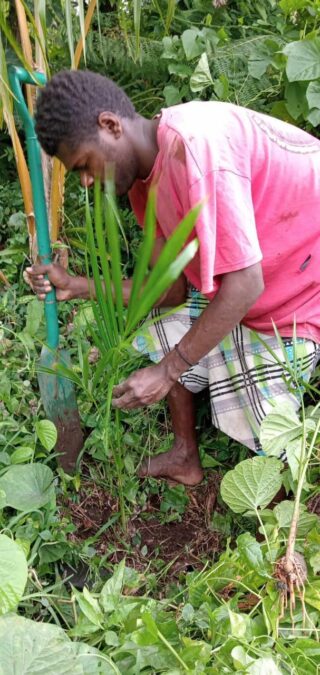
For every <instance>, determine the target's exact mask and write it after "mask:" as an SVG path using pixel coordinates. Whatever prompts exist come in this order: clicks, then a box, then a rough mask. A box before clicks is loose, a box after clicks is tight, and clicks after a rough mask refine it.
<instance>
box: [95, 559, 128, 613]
mask: <svg viewBox="0 0 320 675" xmlns="http://www.w3.org/2000/svg"><path fill="white" fill-rule="evenodd" d="M124 572H125V560H124V559H123V560H121V563H119V565H118V567H116V569H115V571H114V573H113V575H112V577H111V578H110V579H108V581H106V583H105V584H104V586H103V588H102V590H101V594H100V603H101V605H102V607H103V609H104V611H105V612H112V611H113V610H114V609H115V608H116V606H117V605H118V603H119V598H120V595H121V591H122V587H123V580H124Z"/></svg>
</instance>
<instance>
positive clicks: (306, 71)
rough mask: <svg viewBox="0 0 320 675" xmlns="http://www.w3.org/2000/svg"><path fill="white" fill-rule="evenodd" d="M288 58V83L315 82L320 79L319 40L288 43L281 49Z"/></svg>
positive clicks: (316, 38)
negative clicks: (299, 81)
mask: <svg viewBox="0 0 320 675" xmlns="http://www.w3.org/2000/svg"><path fill="white" fill-rule="evenodd" d="M283 53H284V54H285V55H286V56H287V57H288V61H287V66H286V73H287V77H288V80H289V82H297V81H298V80H316V79H318V78H319V77H320V38H319V37H315V38H313V39H312V40H299V41H298V42H290V43H289V44H288V45H286V46H285V47H284V49H283Z"/></svg>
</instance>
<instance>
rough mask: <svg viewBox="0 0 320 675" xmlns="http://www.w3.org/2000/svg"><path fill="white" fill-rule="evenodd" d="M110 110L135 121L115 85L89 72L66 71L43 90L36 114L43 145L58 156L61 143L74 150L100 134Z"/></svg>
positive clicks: (128, 105)
mask: <svg viewBox="0 0 320 675" xmlns="http://www.w3.org/2000/svg"><path fill="white" fill-rule="evenodd" d="M103 111H110V112H113V113H114V114H116V115H119V116H120V117H128V118H130V119H133V118H134V117H135V115H136V111H135V108H134V105H133V103H131V101H130V99H129V98H128V96H127V95H126V94H125V92H124V91H123V90H122V89H121V88H120V87H118V85H117V84H115V82H113V81H112V80H109V79H108V78H107V77H103V75H99V74H98V73H92V72H91V71H89V70H63V71H61V72H60V73H57V75H54V76H53V78H52V79H51V80H50V81H49V82H48V84H47V85H46V86H45V87H44V88H43V89H41V90H40V92H39V96H38V100H37V110H36V114H35V122H36V132H37V136H38V139H39V142H40V144H41V146H42V147H43V149H44V150H45V152H46V153H47V154H48V155H51V156H53V155H56V154H57V151H58V147H59V144H60V143H61V141H65V142H67V143H68V146H69V147H70V148H71V149H74V148H75V147H77V146H78V145H79V143H81V142H82V141H84V140H88V139H89V138H92V137H94V136H95V134H96V133H97V129H98V126H97V125H98V117H99V114H100V113H101V112H103Z"/></svg>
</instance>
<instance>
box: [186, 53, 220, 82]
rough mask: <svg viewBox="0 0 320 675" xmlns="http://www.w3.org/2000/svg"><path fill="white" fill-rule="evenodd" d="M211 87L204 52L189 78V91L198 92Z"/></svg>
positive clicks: (211, 80)
mask: <svg viewBox="0 0 320 675" xmlns="http://www.w3.org/2000/svg"><path fill="white" fill-rule="evenodd" d="M211 86H212V87H213V86H214V82H213V79H212V77H211V73H210V68H209V63H208V57H207V54H206V52H204V53H203V54H202V56H201V57H200V60H199V62H198V64H197V66H196V68H195V70H194V72H193V73H192V75H191V77H190V89H191V91H194V92H198V91H202V90H203V89H205V88H206V87H211Z"/></svg>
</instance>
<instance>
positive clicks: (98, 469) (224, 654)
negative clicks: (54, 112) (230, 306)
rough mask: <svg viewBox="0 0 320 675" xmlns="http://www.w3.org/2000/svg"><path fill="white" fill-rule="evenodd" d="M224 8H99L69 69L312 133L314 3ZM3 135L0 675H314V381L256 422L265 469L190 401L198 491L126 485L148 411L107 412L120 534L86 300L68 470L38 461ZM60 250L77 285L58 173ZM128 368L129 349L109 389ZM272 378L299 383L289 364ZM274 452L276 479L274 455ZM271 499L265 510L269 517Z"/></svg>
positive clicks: (71, 213) (74, 226)
mask: <svg viewBox="0 0 320 675" xmlns="http://www.w3.org/2000/svg"><path fill="white" fill-rule="evenodd" d="M100 4H101V5H103V3H100ZM106 4H108V3H106ZM111 4H112V3H111ZM135 4H137V5H138V3H135ZM224 4H225V3H212V2H211V0H210V2H209V1H208V2H206V1H203V2H202V1H199V2H180V3H177V8H176V9H175V11H174V9H173V4H172V3H162V2H159V3H158V2H157V3H145V4H144V7H143V12H142V14H141V17H140V26H139V34H138V33H137V31H136V26H135V25H134V20H133V15H131V14H130V12H129V13H128V12H127V11H122V9H121V7H120V10H119V12H118V13H117V12H109V11H105V12H104V11H103V8H102V11H101V16H100V26H98V25H94V29H93V30H92V32H91V33H90V34H89V36H88V42H87V64H88V66H89V67H90V68H93V69H96V70H99V71H101V72H105V70H106V69H108V73H109V74H110V75H111V76H112V75H113V76H115V77H116V79H117V80H118V81H119V82H120V84H123V85H124V86H125V88H126V89H127V91H128V93H129V94H130V95H131V96H132V98H133V99H134V101H135V103H136V104H137V107H138V109H139V110H141V111H143V112H145V113H146V114H149V115H151V114H153V113H154V112H157V111H158V110H159V108H160V107H161V105H165V104H167V105H172V104H174V103H177V102H179V101H185V100H189V99H190V98H193V97H195V96H196V97H201V98H203V99H210V98H216V99H221V100H230V101H235V102H237V103H241V104H242V105H249V106H251V107H254V108H256V109H258V110H263V111H266V112H271V113H273V114H276V115H279V116H280V117H282V118H284V119H288V120H289V121H290V120H291V121H293V122H294V123H298V124H299V125H303V126H304V127H305V128H307V129H308V130H309V131H312V133H315V134H316V133H317V125H318V123H319V110H320V103H319V80H320V72H319V36H318V22H319V12H320V6H319V2H318V1H314V2H308V1H306V0H281V2H275V1H274V2H272V1H268V2H267V3H259V2H253V1H252V2H251V1H250V2H246V3H241V2H240V3H236V2H229V3H228V5H227V6H226V7H225V6H223V5H224ZM119 5H120V3H119ZM213 5H221V8H220V9H219V8H216V9H214V11H213V10H212V6H213ZM170 6H172V10H171V13H170V11H169V10H170ZM159 12H160V14H159ZM50 16H51V15H50ZM52 16H53V15H52ZM54 16H55V19H54V21H53V20H52V23H51V24H50V30H51V31H52V32H51V33H50V35H51V36H53V37H51V38H50V39H51V40H52V42H54V47H53V46H51V53H52V63H53V64H54V66H55V67H54V69H58V68H59V67H62V66H68V63H66V50H65V40H66V35H65V28H64V27H63V24H62V23H59V13H58V11H56V14H55V15H54ZM159 16H160V18H161V16H162V23H161V20H160V22H159V20H158V19H159ZM136 20H137V16H136ZM136 22H137V21H136ZM159 26H160V27H159ZM63 31H64V32H63ZM101 36H102V37H101ZM53 38H54V39H53ZM128 51H129V53H128ZM119 73H121V76H119ZM3 140H4V143H3V148H4V150H3V153H2V156H1V171H2V174H1V175H3V181H2V184H1V187H0V202H1V205H0V260H1V269H2V270H3V271H4V272H5V275H6V278H7V280H8V282H9V284H10V286H3V287H2V292H1V296H0V319H1V324H0V367H1V373H2V374H1V380H0V614H1V618H0V673H1V675H10V674H11V673H12V674H13V673H18V675H22V674H24V673H28V674H29V675H35V674H37V673H46V674H48V675H60V674H61V675H64V674H67V673H70V675H71V673H72V675H73V674H78V673H79V675H80V674H82V673H83V674H85V675H86V674H88V675H90V673H92V674H96V675H97V674H98V673H107V674H108V675H109V673H110V674H111V673H126V674H128V675H136V674H138V673H155V674H157V673H167V674H168V675H169V674H170V675H178V674H180V673H185V672H187V673H188V672H189V673H193V674H196V673H202V672H203V673H208V674H209V675H210V674H213V675H215V674H218V673H220V672H225V673H233V672H240V673H249V674H250V673H251V674H254V675H257V674H259V675H268V674H269V673H270V674H271V675H277V674H278V673H285V674H286V673H294V674H295V673H297V674H298V675H300V673H301V674H302V673H306V674H308V675H309V674H310V675H313V674H316V673H317V672H318V671H319V666H320V646H319V630H320V627H319V616H320V614H319V613H320V577H319V573H320V553H319V551H320V524H319V512H320V488H319V485H320V484H319V438H320V434H319V403H318V401H319V372H318V373H316V374H315V378H314V380H313V382H312V385H311V387H309V388H308V389H307V391H306V394H305V397H304V405H303V408H302V412H301V415H300V416H299V417H298V416H297V415H296V414H295V413H293V412H292V411H291V410H290V409H286V410H285V409H281V410H278V411H275V414H274V415H273V417H272V416H271V417H269V419H268V420H267V421H266V423H265V425H264V428H263V432H262V433H263V435H262V440H263V444H264V449H265V452H266V457H257V458H252V457H249V455H248V453H247V451H246V450H245V449H244V448H242V447H240V446H239V445H238V444H236V443H232V442H230V441H229V440H228V439H227V438H226V437H225V436H223V435H219V434H217V433H215V432H213V430H212V427H211V423H210V419H209V415H208V406H207V400H206V396H205V394H203V395H201V396H199V397H198V401H197V409H198V412H197V422H198V431H199V440H200V449H201V459H202V464H203V466H204V468H205V479H204V482H203V483H202V484H201V485H200V486H198V487H196V488H192V489H185V488H184V487H183V486H177V485H168V484H167V483H165V482H158V481H155V480H153V479H145V480H143V481H141V480H139V479H138V478H137V470H138V469H139V466H140V464H141V462H142V461H143V459H144V458H146V457H148V455H153V454H154V453H157V452H162V451H164V450H166V449H168V448H169V447H170V443H171V441H172V437H171V430H170V423H169V420H168V419H167V416H166V407H165V405H164V404H162V403H161V404H158V405H156V406H153V407H152V409H150V410H145V411H144V413H143V415H141V413H140V412H139V411H138V412H131V413H130V414H125V415H123V416H122V417H121V433H120V443H121V458H122V459H121V461H122V465H121V494H122V499H123V504H124V511H125V521H126V524H125V527H124V523H123V520H122V518H121V509H120V503H119V467H117V466H116V462H115V455H114V454H113V453H112V451H111V449H112V448H114V447H117V443H119V428H118V427H117V424H116V421H115V419H114V418H113V417H111V418H110V419H109V422H108V437H109V441H110V443H109V446H106V442H105V419H106V405H105V401H106V392H107V390H108V371H107V372H106V378H105V380H102V379H101V378H97V376H96V374H97V372H98V368H99V359H97V350H96V346H95V345H94V341H93V339H92V335H90V333H89V332H88V322H90V321H91V322H92V319H93V314H92V306H91V305H90V303H77V302H72V303H63V304H62V305H61V307H60V323H61V332H62V345H63V346H64V347H67V348H68V350H69V351H70V353H71V357H72V363H73V376H74V381H75V383H76V386H77V395H78V403H79V409H80V414H81V419H82V423H83V427H84V429H85V433H86V441H85V447H84V452H83V454H82V456H81V458H80V462H79V467H78V470H77V471H76V473H75V474H74V475H72V476H71V475H68V474H65V473H64V472H63V471H62V470H61V469H60V468H59V467H58V465H57V458H56V455H55V450H54V446H55V439H56V436H55V429H54V427H53V426H52V424H50V422H49V421H48V420H46V419H45V415H44V412H43V409H42V406H41V402H40V399H39V392H38V385H37V358H38V353H39V351H40V348H41V345H42V343H43V340H44V338H45V332H44V323H43V308H42V305H41V303H39V302H38V301H37V300H36V299H35V298H34V296H33V295H31V294H30V293H29V292H28V289H26V287H25V285H24V282H23V279H22V269H23V267H24V266H25V264H26V262H27V259H28V242H27V232H26V227H25V218H24V215H23V214H22V201H21V196H20V190H19V187H18V184H17V182H16V174H15V170H14V166H13V157H12V153H10V146H9V145H8V143H7V140H5V137H3ZM1 152H2V151H1ZM121 219H122V223H123V227H124V232H125V235H126V239H127V244H126V242H125V238H123V239H122V240H121V247H122V271H123V274H124V275H129V274H131V272H132V269H133V267H134V263H135V260H136V256H137V251H138V247H139V243H140V240H141V235H140V233H139V232H138V229H137V227H136V226H135V223H134V220H133V218H132V215H131V214H130V213H129V211H128V205H127V204H126V203H125V202H123V203H122V204H121ZM62 238H63V241H64V242H65V243H66V244H67V245H68V246H69V263H70V266H71V267H72V268H73V269H74V270H75V271H76V272H80V273H82V272H83V270H84V269H85V267H86V255H87V251H88V249H87V243H86V236H85V193H84V192H83V191H81V190H80V189H79V187H78V185H77V184H76V183H75V181H74V177H71V176H70V177H68V179H67V184H66V203H65V223H64V231H63V233H62ZM128 249H129V251H130V255H128V252H127V251H128ZM141 363H142V362H141V361H139V360H138V359H137V358H136V357H135V358H134V357H133V354H132V353H131V352H130V351H128V352H127V355H126V358H125V359H124V361H123V363H122V374H123V376H125V375H126V374H129V373H130V372H131V371H132V370H133V369H135V368H136V367H137V366H138V365H139V364H141ZM287 378H288V381H289V382H290V385H291V386H295V387H301V386H302V382H301V379H300V378H299V374H298V373H297V372H295V370H294V369H291V370H290V369H288V372H287ZM97 380H98V384H99V386H98V387H97V386H96V384H97ZM100 380H101V381H100ZM284 442H285V444H286V445H287V448H288V466H284V465H283V463H282V461H281V459H280V457H279V455H280V451H281V447H282V445H283V443H284ZM280 486H282V488H283V499H282V501H281V502H280V503H278V504H274V505H271V506H269V502H270V501H271V500H272V498H273V497H274V495H275V494H276V492H277V491H278V489H279V488H280ZM292 523H293V525H294V527H293V526H292ZM292 544H294V547H293V549H292ZM288 550H289V554H290V555H289V556H288ZM290 565H291V571H290V569H289V568H290Z"/></svg>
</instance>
